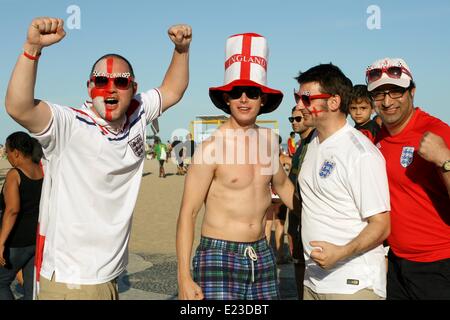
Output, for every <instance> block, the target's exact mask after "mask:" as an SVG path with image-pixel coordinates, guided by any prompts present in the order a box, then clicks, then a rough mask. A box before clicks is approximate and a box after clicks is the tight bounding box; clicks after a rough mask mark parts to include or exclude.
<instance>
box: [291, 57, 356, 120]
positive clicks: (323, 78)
mask: <svg viewBox="0 0 450 320" xmlns="http://www.w3.org/2000/svg"><path fill="white" fill-rule="evenodd" d="M295 79H296V80H297V82H298V83H299V84H304V83H309V82H317V83H319V85H320V88H321V93H328V94H332V95H338V96H340V97H341V105H340V106H339V110H340V111H341V112H342V113H344V114H345V115H348V105H349V103H350V100H349V99H350V95H351V91H352V88H353V84H352V81H351V80H350V79H349V78H347V77H346V76H345V74H344V73H343V72H342V71H341V69H339V68H338V67H337V66H335V65H333V64H332V63H327V64H319V65H317V66H315V67H312V68H310V69H309V70H307V71H305V72H299V75H298V77H296V78H295Z"/></svg>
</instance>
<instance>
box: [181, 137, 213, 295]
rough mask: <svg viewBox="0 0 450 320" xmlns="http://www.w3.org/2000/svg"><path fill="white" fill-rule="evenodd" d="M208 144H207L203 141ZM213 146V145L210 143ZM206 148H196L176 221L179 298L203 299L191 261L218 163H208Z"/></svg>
mask: <svg viewBox="0 0 450 320" xmlns="http://www.w3.org/2000/svg"><path fill="white" fill-rule="evenodd" d="M202 146H203V147H204V146H205V143H204V144H202ZM210 146H211V145H210ZM204 152H205V150H204V149H203V148H202V147H200V148H198V149H197V150H196V152H195V154H194V158H193V161H192V164H191V165H190V166H189V171H188V174H187V175H186V180H185V183H184V193H183V200H182V202H181V208H180V213H179V216H178V223H177V237H176V238H177V239H176V247H177V259H178V287H179V293H178V295H179V296H178V298H179V299H180V300H201V299H203V293H202V290H201V288H200V287H199V286H198V285H197V284H196V283H195V282H194V281H193V280H192V277H191V273H190V262H191V252H192V245H193V242H194V229H195V221H196V219H197V214H198V212H199V211H200V209H201V207H202V205H203V202H204V201H205V199H206V195H207V193H208V190H209V187H210V185H211V182H212V180H213V178H214V171H215V165H214V164H206V163H204V162H203V161H202V160H203V159H202V157H203V153H204Z"/></svg>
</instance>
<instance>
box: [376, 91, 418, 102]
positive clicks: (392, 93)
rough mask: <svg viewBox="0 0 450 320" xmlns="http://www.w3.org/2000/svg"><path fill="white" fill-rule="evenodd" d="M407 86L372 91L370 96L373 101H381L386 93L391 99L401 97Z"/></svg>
mask: <svg viewBox="0 0 450 320" xmlns="http://www.w3.org/2000/svg"><path fill="white" fill-rule="evenodd" d="M408 89H409V88H395V89H391V90H386V91H372V92H371V93H370V96H371V98H372V100H374V101H383V100H384V98H385V97H386V95H388V96H389V97H390V98H391V99H398V98H401V97H402V96H403V95H404V94H405V92H406V91H407V90H408Z"/></svg>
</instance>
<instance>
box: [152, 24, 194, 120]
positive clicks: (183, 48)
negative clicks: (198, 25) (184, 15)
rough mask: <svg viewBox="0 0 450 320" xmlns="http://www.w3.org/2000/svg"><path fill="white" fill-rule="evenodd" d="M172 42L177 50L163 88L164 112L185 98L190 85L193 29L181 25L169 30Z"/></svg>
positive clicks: (161, 88)
mask: <svg viewBox="0 0 450 320" xmlns="http://www.w3.org/2000/svg"><path fill="white" fill-rule="evenodd" d="M168 34H169V37H170V40H172V42H173V43H174V44H175V49H174V52H173V56H172V61H171V62H170V65H169V68H168V69H167V72H166V75H165V77H164V80H163V82H162V84H161V86H160V87H159V88H158V89H159V91H160V92H161V95H162V111H163V112H164V111H165V110H167V109H168V108H170V107H171V106H173V105H174V104H176V103H177V102H178V101H180V100H181V98H182V97H183V94H184V92H185V91H186V88H187V86H188V83H189V46H190V44H191V40H192V29H191V27H190V26H189V25H185V24H179V25H175V26H172V27H170V28H169V30H168Z"/></svg>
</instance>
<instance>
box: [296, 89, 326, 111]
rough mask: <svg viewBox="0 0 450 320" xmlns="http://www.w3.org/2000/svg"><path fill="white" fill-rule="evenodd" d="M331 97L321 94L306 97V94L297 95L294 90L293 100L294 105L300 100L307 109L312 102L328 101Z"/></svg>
mask: <svg viewBox="0 0 450 320" xmlns="http://www.w3.org/2000/svg"><path fill="white" fill-rule="evenodd" d="M332 96H333V95H331V94H328V93H321V94H315V95H312V96H311V95H308V94H298V93H297V92H296V91H295V89H294V99H295V103H297V104H298V102H299V101H300V100H302V103H303V105H304V106H305V107H309V106H310V105H311V101H312V100H316V99H328V98H331V97H332Z"/></svg>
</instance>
